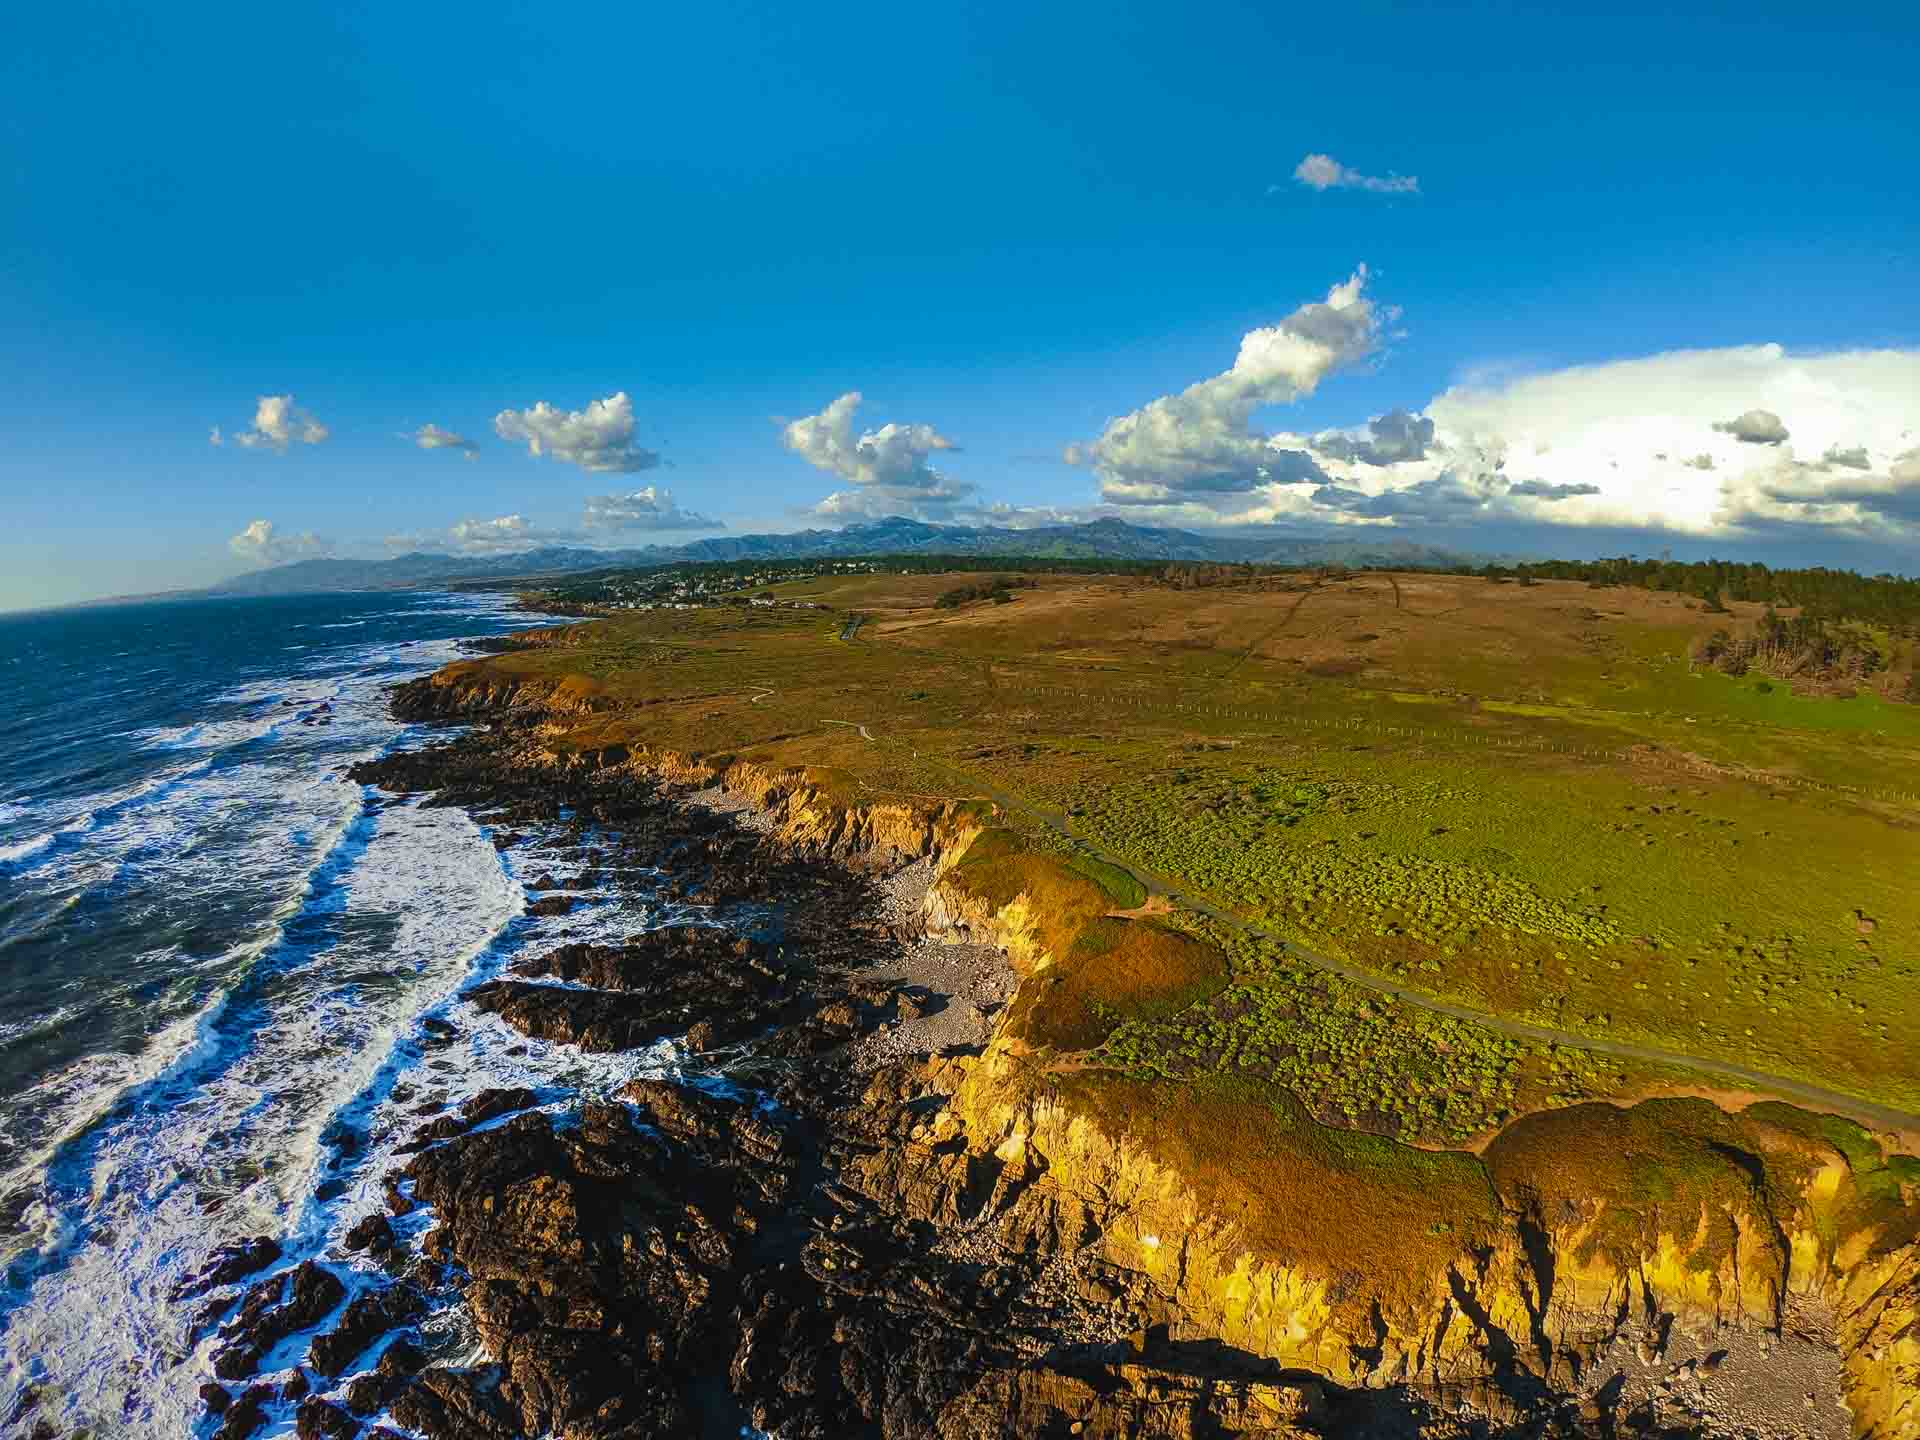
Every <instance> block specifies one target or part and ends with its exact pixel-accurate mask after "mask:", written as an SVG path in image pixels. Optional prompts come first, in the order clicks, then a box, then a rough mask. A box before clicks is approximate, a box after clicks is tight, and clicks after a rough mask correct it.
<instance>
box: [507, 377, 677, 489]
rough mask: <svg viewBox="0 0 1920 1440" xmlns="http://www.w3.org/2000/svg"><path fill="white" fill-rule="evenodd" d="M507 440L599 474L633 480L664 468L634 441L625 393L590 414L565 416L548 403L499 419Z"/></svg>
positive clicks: (592, 408) (574, 412)
mask: <svg viewBox="0 0 1920 1440" xmlns="http://www.w3.org/2000/svg"><path fill="white" fill-rule="evenodd" d="M493 428H494V431H495V433H496V434H498V435H499V436H500V438H501V439H502V440H524V441H526V442H527V449H528V451H529V452H531V453H532V454H534V455H551V456H553V458H554V459H556V460H565V461H568V462H570V463H571V464H574V465H578V466H579V467H580V468H581V469H582V470H590V471H594V472H596V473H616V474H632V473H635V472H637V471H641V470H651V469H652V468H653V467H654V466H656V465H658V464H659V463H660V457H659V456H658V455H656V454H654V452H653V451H651V450H648V449H646V448H644V447H643V446H641V445H639V444H637V443H636V442H635V440H634V438H633V428H634V426H633V401H632V399H630V398H629V397H628V395H627V392H626V391H624V390H622V391H619V392H618V393H617V394H613V395H609V396H608V397H607V398H606V399H604V400H595V401H594V402H592V403H591V404H590V405H588V406H587V408H586V409H584V410H560V409H556V408H555V407H554V406H552V405H549V404H548V403H547V402H546V401H544V400H542V401H540V402H539V403H538V404H536V405H534V406H532V407H531V408H530V409H526V410H502V411H501V412H500V413H499V414H498V415H496V416H494V417H493Z"/></svg>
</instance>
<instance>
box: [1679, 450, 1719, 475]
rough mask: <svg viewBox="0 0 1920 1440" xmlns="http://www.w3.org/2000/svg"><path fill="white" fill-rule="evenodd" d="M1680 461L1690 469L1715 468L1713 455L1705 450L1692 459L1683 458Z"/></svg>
mask: <svg viewBox="0 0 1920 1440" xmlns="http://www.w3.org/2000/svg"><path fill="white" fill-rule="evenodd" d="M1680 463H1681V464H1682V465H1685V466H1686V467H1687V468H1688V469H1690V470H1711V469H1713V456H1711V455H1709V454H1707V453H1706V452H1705V451H1704V450H1703V451H1702V452H1701V453H1700V454H1698V455H1695V456H1694V457H1693V458H1692V459H1691V460H1682V461H1681V462H1680Z"/></svg>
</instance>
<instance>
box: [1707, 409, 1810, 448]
mask: <svg viewBox="0 0 1920 1440" xmlns="http://www.w3.org/2000/svg"><path fill="white" fill-rule="evenodd" d="M1713 428H1714V429H1716V430H1718V431H1720V433H1721V434H1723V435H1731V436H1733V438H1734V439H1736V440H1738V441H1740V442H1741V443H1742V444H1745V445H1783V444H1785V443H1786V442H1787V440H1788V439H1790V438H1791V435H1790V433H1789V431H1788V430H1787V427H1786V426H1785V425H1784V424H1782V423H1781V420H1780V417H1779V416H1778V415H1776V414H1774V413H1773V411H1771V410H1747V411H1743V412H1742V413H1741V414H1739V415H1736V416H1734V417H1733V419H1731V420H1718V421H1715V422H1714V426H1713Z"/></svg>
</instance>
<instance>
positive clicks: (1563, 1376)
mask: <svg viewBox="0 0 1920 1440" xmlns="http://www.w3.org/2000/svg"><path fill="white" fill-rule="evenodd" d="M605 704H606V702H605V700H604V696H603V694H602V692H601V689H600V687H599V686H598V685H597V684H596V683H595V682H594V681H592V680H591V679H589V678H586V677H579V676H565V677H560V678H547V677H543V678H540V679H537V680H529V679H525V678H520V679H514V678H507V677H502V676H499V675H498V674H496V673H493V672H490V671H489V670H488V669H487V667H486V666H485V665H484V663H481V662H468V663H465V664H462V665H456V666H452V667H449V668H448V669H447V670H444V671H442V672H440V673H439V674H437V675H435V676H433V677H429V678H428V679H426V680H423V681H418V682H414V684H413V685H412V686H409V687H406V688H405V689H404V690H403V691H402V692H401V694H400V695H399V696H398V697H397V699H396V703H395V709H396V713H398V714H401V715H403V716H405V717H407V718H417V719H437V720H450V719H474V718H480V717H488V718H493V719H497V720H500V721H502V722H503V723H505V724H506V725H507V726H508V727H510V728H511V729H512V730H513V731H514V733H515V734H516V736H517V739H516V746H517V748H516V751H515V758H516V763H518V764H521V765H524V766H527V767H529V768H533V769H551V770H554V771H557V772H561V773H567V774H571V775H574V776H576V777H585V776H593V775H599V774H607V775H620V774H626V775H632V774H636V773H644V774H647V775H651V776H654V777H657V778H659V779H661V780H664V781H666V782H668V783H671V784H677V785H682V786H719V787H722V788H724V789H725V790H728V791H731V792H734V793H737V794H739V795H740V796H742V797H744V798H745V799H746V800H748V801H750V802H751V803H752V804H754V805H755V806H757V807H759V808H760V809H761V810H762V811H763V812H764V813H765V814H766V815H767V816H768V817H769V821H770V824H771V828H772V833H773V834H774V835H775V837H776V838H777V839H778V840H779V841H780V842H782V843H783V844H784V845H786V846H787V847H789V848H790V849H792V850H795V851H797V852H800V853H804V854H811V855H816V856H823V857H831V858H833V859H835V860H839V861H842V862H848V863H852V864H855V865H860V866H878V865H885V864H896V863H899V862H901V861H904V860H908V859H913V858H915V857H927V858H930V859H931V860H932V861H933V863H934V868H935V875H936V879H935V882H934V884H933V885H932V886H931V888H930V889H929V890H928V892H927V897H926V901H925V904H924V907H923V911H922V916H921V919H922V923H923V924H924V925H925V927H926V929H927V930H928V931H929V933H932V934H935V935H945V936H949V937H955V938H961V937H964V938H969V939H973V940H983V939H984V940H989V941H991V942H992V943H995V944H998V945H1000V946H1002V947H1003V948H1004V949H1005V950H1006V951H1007V953H1008V954H1009V956H1010V957H1011V958H1012V960H1013V963H1014V965H1015V967H1016V969H1017V971H1018V974H1019V978H1020V991H1019V992H1017V993H1016V996H1015V999H1014V1002H1013V1004H1011V1005H1010V1006H1009V1007H1008V1008H1007V1010H1006V1011H1005V1012H1004V1014H1003V1015H1002V1016H1001V1017H1000V1019H999V1021H998V1023H997V1024H996V1026H995V1029H994V1032H993V1034H992V1038H991V1039H990V1041H989V1043H988V1044H987V1046H986V1047H985V1050H984V1052H983V1053H981V1054H979V1055H977V1056H968V1057H958V1058H948V1059H942V1060H936V1061H934V1062H932V1064H931V1066H930V1068H929V1071H928V1074H927V1076H926V1077H925V1079H926V1083H927V1085H928V1086H929V1087H930V1088H931V1089H932V1090H933V1091H934V1092H936V1093H937V1094H939V1095H941V1096H943V1097H944V1100H943V1103H942V1105H941V1108H940V1109H939V1111H938V1113H937V1115H935V1116H934V1117H933V1118H932V1119H930V1120H929V1119H925V1118H921V1119H918V1120H916V1121H915V1122H914V1124H913V1125H912V1126H911V1127H909V1128H906V1129H904V1130H903V1131H902V1132H901V1133H900V1134H899V1135H898V1136H897V1137H896V1143H893V1144H891V1145H887V1146H884V1147H881V1148H879V1149H877V1150H875V1151H874V1152H873V1153H871V1154H869V1155H867V1156H865V1157H864V1158H863V1159H861V1160H860V1161H859V1162H858V1164H857V1166H856V1167H855V1168H856V1170H857V1174H858V1179H859V1183H860V1184H861V1185H862V1186H863V1188H865V1189H867V1190H868V1191H869V1192H870V1193H873V1194H876V1195H882V1196H885V1197H887V1198H888V1199H889V1200H890V1201H891V1202H892V1203H895V1204H898V1205H899V1206H901V1207H902V1208H903V1209H904V1210H905V1211H906V1212H907V1213H910V1214H912V1215H915V1216H919V1217H922V1218H926V1219H931V1220H935V1221H939V1222H943V1223H949V1224H965V1225H971V1226H978V1225H982V1224H985V1225H988V1226H990V1227H991V1228H992V1229H993V1230H994V1231H995V1232H997V1234H998V1235H999V1237H1000V1238H1001V1239H1002V1240H1003V1241H1004V1242H1005V1243H1008V1244H1010V1245H1012V1246H1014V1247H1016V1248H1019V1249H1025V1250H1037V1251H1040V1252H1047V1253H1068V1252H1077V1253H1086V1254H1091V1255H1093V1256H1096V1257H1097V1258H1098V1259H1099V1260H1100V1261H1101V1262H1103V1263H1104V1264H1106V1265H1109V1266H1112V1267H1115V1268H1116V1269H1118V1270H1120V1271H1123V1272H1126V1273H1128V1274H1131V1275H1134V1276H1138V1277H1140V1278H1141V1279H1142V1280H1144V1282H1146V1284H1147V1285H1148V1286H1149V1287H1150V1288H1151V1290H1152V1291H1153V1292H1154V1293H1155V1294H1156V1295H1157V1296H1159V1297H1161V1299H1160V1303H1161V1304H1162V1306H1163V1313H1164V1317H1165V1319H1164V1323H1165V1324H1166V1326H1167V1328H1168V1332H1169V1333H1170V1334H1171V1335H1172V1336H1173V1337H1175V1338H1176V1339H1187V1340H1206V1341H1213V1342H1217V1343H1219V1344H1223V1345H1226V1346H1228V1347H1231V1348H1232V1349H1233V1350H1234V1351H1236V1352H1240V1353H1243V1354H1245V1355H1248V1356H1252V1357H1258V1358H1260V1359H1263V1360H1268V1361H1272V1362H1276V1363H1277V1364H1279V1365H1281V1366H1284V1367H1288V1368H1289V1369H1297V1370H1300V1371H1304V1372H1311V1373H1312V1374H1314V1375H1317V1376H1322V1377H1325V1378H1326V1379H1327V1380H1329V1381H1332V1382H1334V1383H1335V1384H1337V1385H1339V1386H1344V1387H1359V1388H1379V1387H1388V1386H1413V1387H1417V1388H1418V1389H1419V1390H1421V1391H1422V1392H1424V1393H1428V1394H1431V1395H1434V1396H1436V1397H1440V1398H1442V1399H1446V1400H1449V1401H1453V1402H1460V1403H1468V1404H1471V1405H1472V1406H1473V1407H1475V1408H1476V1409H1477V1410H1478V1411H1479V1412H1481V1413H1483V1414H1485V1415H1486V1416H1488V1417H1489V1418H1493V1419H1507V1420H1514V1421H1519V1420H1522V1419H1525V1418H1528V1417H1532V1416H1537V1415H1539V1414H1541V1413H1546V1412H1551V1411H1552V1409H1553V1408H1554V1406H1555V1405H1556V1404H1557V1403H1558V1402H1559V1399H1561V1398H1564V1397H1568V1396H1574V1395H1578V1394H1579V1393H1580V1392H1581V1387H1582V1383H1583V1380H1584V1379H1585V1378H1586V1377H1587V1376H1588V1375H1589V1374H1590V1373H1591V1372H1592V1370H1593V1368H1594V1367H1595V1365H1596V1364H1597V1363H1598V1361H1599V1359H1600V1357H1601V1356H1602V1355H1604V1354H1605V1353H1606V1352H1608V1351H1609V1350H1610V1349H1611V1348H1614V1347H1622V1346H1625V1347H1631V1348H1632V1349H1633V1350H1634V1351H1636V1352H1637V1353H1638V1354H1639V1355H1640V1356H1641V1358H1642V1359H1643V1360H1645V1361H1646V1362H1647V1363H1649V1364H1654V1363H1658V1362H1659V1361H1660V1360H1661V1359H1662V1357H1663V1356H1665V1355H1666V1354H1667V1353H1668V1351H1669V1349H1670V1347H1673V1346H1674V1345H1675V1343H1676V1341H1677V1340H1679V1339H1681V1338H1686V1339H1688V1340H1690V1341H1692V1342H1693V1344H1692V1347H1691V1348H1692V1349H1693V1350H1694V1351H1697V1352H1699V1353H1701V1354H1703V1355H1704V1356H1705V1357H1706V1358H1705V1360H1704V1361H1703V1362H1702V1363H1701V1364H1700V1365H1699V1366H1698V1367H1697V1369H1698V1371H1699V1372H1700V1373H1702V1374H1706V1375H1711V1374H1712V1373H1713V1372H1714V1370H1715V1369H1717V1366H1718V1362H1717V1361H1716V1360H1715V1358H1714V1357H1715V1356H1716V1355H1720V1354H1724V1353H1725V1350H1726V1349H1727V1348H1728V1347H1729V1346H1731V1345H1734V1344H1736V1343H1746V1344H1758V1345H1759V1346H1760V1347H1761V1353H1762V1354H1764V1353H1765V1347H1766V1346H1767V1345H1768V1343H1769V1340H1768V1337H1778V1336H1780V1335H1782V1333H1783V1332H1784V1331H1786V1330H1788V1329H1789V1328H1794V1329H1801V1330H1804V1329H1808V1328H1811V1329H1812V1330H1814V1331H1817V1332H1819V1333H1820V1334H1822V1335H1823V1336H1824V1337H1830V1340H1831V1344H1832V1346H1833V1348H1834V1350H1835V1351H1836V1352H1837V1354H1838V1357H1839V1362H1840V1367H1841V1372H1840V1373H1841V1374H1842V1375H1843V1376H1844V1379H1843V1381H1842V1382H1841V1383H1842V1385H1843V1387H1844V1392H1845V1393H1844V1399H1845V1401H1846V1403H1847V1405H1848V1407H1849V1408H1850V1410H1851V1413H1852V1428H1853V1431H1854V1433H1855V1434H1856V1435H1859V1436H1861V1437H1869V1436H1870V1437H1875V1440H1914V1437H1917V1436H1920V1168H1917V1167H1916V1166H1915V1165H1914V1163H1913V1162H1912V1161H1911V1160H1910V1159H1909V1158H1907V1157H1889V1156H1888V1155H1887V1154H1885V1153H1884V1152H1883V1148H1882V1145H1881V1144H1880V1143H1879V1142H1878V1141H1877V1140H1876V1139H1875V1137H1873V1136H1871V1135H1869V1134H1867V1133H1866V1132H1864V1131H1862V1130H1860V1129H1859V1127H1857V1126H1854V1125H1852V1124H1850V1123H1849V1122H1846V1121H1841V1120H1836V1119H1833V1118H1832V1117H1822V1116H1816V1115H1812V1114H1809V1113H1807V1112H1804V1111H1801V1110H1797V1109H1794V1108H1792V1107H1789V1106H1786V1105H1781V1104H1773V1103H1760V1104H1753V1105H1749V1106H1747V1107H1746V1108H1744V1109H1741V1110H1738V1111H1736V1112H1728V1111H1725V1110H1722V1109H1721V1108H1719V1107H1717V1106H1715V1105H1714V1104H1712V1103H1710V1102H1708V1101H1705V1100H1696V1099H1675V1100H1659V1101H1647V1102H1643V1103H1641V1104H1639V1105H1636V1106H1633V1107H1631V1108H1621V1107H1616V1106H1613V1105H1605V1104H1591V1105H1578V1106H1571V1107H1567V1108H1563V1109H1557V1110H1550V1111H1541V1112H1536V1113H1533V1114H1529V1115H1525V1116H1522V1117H1520V1118H1518V1119H1516V1120H1513V1121H1512V1122H1510V1123H1509V1124H1508V1125H1506V1127H1505V1128H1504V1129H1503V1130H1502V1131H1501V1132H1500V1133H1499V1134H1498V1135H1496V1136H1494V1137H1493V1138H1492V1139H1491V1141H1490V1142H1489V1143H1488V1144H1486V1146H1485V1147H1484V1151H1483V1153H1481V1154H1478V1155H1474V1154H1469V1153H1465V1152H1433V1151H1425V1150H1419V1149H1415V1148H1413V1147H1410V1146H1405V1145H1400V1144H1396V1143H1395V1142H1393V1141H1390V1140H1385V1139H1382V1138H1380V1137H1377V1136H1361V1135H1355V1134H1352V1133H1350V1132H1343V1131H1337V1130H1334V1129H1332V1128H1330V1127H1326V1126H1322V1125H1321V1124H1319V1123H1318V1122H1317V1121H1316V1120H1314V1119H1313V1118H1312V1117H1311V1116H1309V1115H1307V1114H1305V1113H1304V1111H1297V1110H1296V1111H1288V1110H1286V1109H1285V1108H1275V1107H1274V1106H1273V1105H1271V1104H1267V1103H1261V1102H1257V1101H1255V1100H1253V1099H1250V1098H1249V1097H1247V1096H1245V1095H1244V1094H1241V1093H1239V1092H1237V1091H1236V1090H1235V1089H1234V1088H1233V1087H1232V1086H1230V1085H1226V1084H1216V1085H1206V1084H1197V1085H1194V1086H1190V1087H1186V1093H1181V1094H1171V1093H1167V1090H1168V1087H1160V1088H1159V1089H1158V1090H1156V1088H1155V1087H1153V1086H1151V1085H1146V1084H1143V1083H1141V1082H1140V1081H1138V1080H1134V1079H1130V1078H1128V1077H1126V1076H1124V1075H1120V1074H1115V1073H1111V1072H1108V1071H1105V1070H1102V1069H1101V1068H1100V1067H1099V1066H1098V1065H1095V1064H1086V1063H1079V1062H1078V1061H1077V1060H1076V1056H1077V1054H1078V1051H1077V1050H1076V1046H1075V1045H1074V1043H1073V1042H1072V1040H1071V1035H1072V1033H1073V1028H1074V1027H1073V1024H1072V1023H1071V1017H1068V1018H1066V1019H1063V1018H1062V1015H1061V1014H1060V1013H1059V1012H1060V1011H1061V1008H1062V1006H1063V1005H1064V1004H1065V1003H1066V1001H1065V999H1064V998H1061V999H1058V1000H1056V999H1054V998H1052V997H1054V996H1055V995H1056V994H1057V993H1058V992H1065V991H1071V989H1072V986H1070V985H1067V986H1062V985H1060V984H1059V983H1058V982H1059V981H1060V979H1061V977H1062V971H1063V969H1064V968H1065V964H1064V962H1065V961H1066V959H1067V957H1068V955H1069V952H1070V951H1072V950H1073V948H1074V947H1075V946H1076V944H1078V943H1079V942H1080V940H1081V938H1082V937H1083V935H1084V934H1085V932H1086V931H1087V929H1088V927H1089V926H1090V925H1092V924H1094V923H1096V922H1098V923H1101V924H1107V925H1111V924H1120V925H1128V924H1135V923H1139V922H1135V921H1129V920H1124V919H1121V920H1115V919H1113V918H1112V917H1110V916H1108V915H1107V914H1106V910H1107V909H1108V908H1110V907H1107V906H1105V905H1090V904H1088V903H1085V902H1084V901H1083V900H1075V899H1073V898H1072V896H1068V898H1066V899H1063V894H1064V893H1065V892H1063V891H1062V890H1061V889H1060V887H1059V886H1058V885H1057V884H1056V883H1055V879H1056V878H1057V877H1054V876H1052V875H1051V874H1050V872H1049V869H1048V867H1049V866H1051V867H1053V868H1054V869H1060V868H1063V867H1062V866H1061V863H1060V862H1059V861H1057V860H1055V859H1053V858H1051V857H1046V856H1023V857H1021V861H1020V864H1019V865H1018V866H1013V867H1009V866H1008V865H1006V864H1000V865H998V866H996V867H995V868H994V869H993V870H992V871H991V873H987V872H986V870H985V867H983V866H981V865H979V864H977V863H970V862H969V855H970V853H974V852H975V847H976V845H979V846H982V847H983V849H985V848H989V846H990V842H988V841H984V840H983V838H982V837H983V836H989V835H992V834H998V833H999V832H996V831H993V830H992V825H991V822H992V813H991V807H988V806H985V805H984V804H982V803H981V802H978V801H974V800H968V799H953V800H944V801H919V800H899V799H884V798H875V797H869V796H864V795H862V794H859V793H858V792H857V791H855V790H854V789H853V788H851V787H849V786H848V785H847V783H846V782H845V778H844V777H843V776H839V775H837V774H834V773H831V772H821V771H810V770H808V769H807V768H805V767H797V768H796V767H776V766H769V765H765V764H761V763H756V762H754V761H752V760H749V759H741V758H738V757H734V756H729V755H715V756H700V755H689V754H686V753H684V752H675V751H666V750H654V749H651V748H649V747H646V746H644V745H636V744H634V743H632V742H631V740H627V741H623V742H621V743H618V744H607V745H599V744H595V743H593V741H592V738H591V736H592V726H591V725H590V724H588V725H586V726H584V727H583V725H582V724H581V722H582V721H583V720H591V717H593V716H595V715H597V714H599V713H601V712H602V711H603V710H604V708H605ZM583 735H584V736H585V738H583ZM1081 889H1084V887H1081ZM1073 893H1074V894H1075V895H1077V894H1078V893H1079V892H1078V891H1075V892H1073ZM1076 907H1077V908H1076ZM1154 943H1162V942H1160V941H1159V940H1158V939H1156V940H1155V942H1154ZM889 1083H891V1082H889ZM886 1098H887V1097H886V1095H885V1094H877V1095H876V1096H875V1101H876V1103H882V1102H884V1101H885V1100H886ZM916 1113H918V1112H916ZM1689 1363H1691V1362H1689ZM1689 1378H1691V1379H1694V1380H1698V1379H1699V1374H1695V1375H1692V1376H1690V1377H1689ZM1823 1398H1827V1397H1817V1396H1816V1397H1813V1400H1820V1399H1823ZM1001 1400H1002V1401H1005V1402H1006V1403H1012V1400H1011V1398H1010V1396H1002V1397H1001ZM1236 1403H1239V1402H1236ZM1248 1403H1252V1402H1248ZM1275 1403H1276V1404H1278V1403H1279V1402H1275ZM1286 1403H1287V1404H1288V1405H1291V1404H1293V1403H1294V1402H1293V1401H1291V1400H1290V1401H1287V1402H1286ZM1810 1403H1813V1401H1810ZM1250 1428H1256V1429H1257V1428H1258V1427H1250ZM1267 1428H1268V1429H1269V1430H1271V1429H1272V1427H1271V1426H1269V1427H1267ZM1229 1433H1233V1432H1232V1431H1229Z"/></svg>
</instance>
